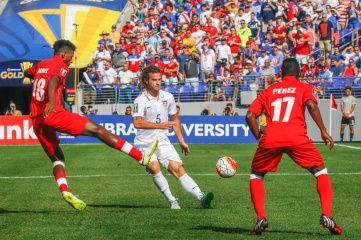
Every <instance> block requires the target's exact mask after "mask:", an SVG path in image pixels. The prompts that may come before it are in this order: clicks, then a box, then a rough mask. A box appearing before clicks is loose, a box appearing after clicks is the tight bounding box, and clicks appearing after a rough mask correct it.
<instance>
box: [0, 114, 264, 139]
mask: <svg viewBox="0 0 361 240" xmlns="http://www.w3.org/2000/svg"><path fill="white" fill-rule="evenodd" d="M89 118H90V119H92V120H94V121H95V122H96V123H99V124H100V125H102V126H104V127H105V128H106V129H107V130H108V131H110V132H111V133H114V134H115V135H117V136H119V137H122V138H124V139H125V140H127V141H128V142H133V141H134V137H135V134H136V132H137V130H136V129H135V128H134V126H133V123H132V117H131V116H120V115H109V116H97V115H93V116H90V117H89ZM179 118H180V119H181V122H182V129H183V134H184V138H185V141H186V142H187V143H205V144H212V143H220V144H221V143H224V144H227V143H233V144H237V143H256V142H257V141H256V140H255V138H254V137H253V135H252V133H251V131H250V129H249V127H248V125H247V123H246V122H245V117H244V116H234V117H225V116H180V117H179ZM168 136H169V139H170V141H171V142H172V143H178V140H177V137H176V136H175V134H174V132H173V131H172V130H169V132H168ZM58 137H59V139H60V141H61V143H66V144H76V143H99V142H100V141H99V140H98V139H96V138H93V137H86V136H78V137H73V136H70V135H66V134H62V133H58ZM18 144H39V141H38V140H37V138H36V136H35V134H34V131H33V126H32V122H31V119H30V118H29V117H27V116H22V117H0V145H18Z"/></svg>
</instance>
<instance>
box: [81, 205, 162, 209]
mask: <svg viewBox="0 0 361 240" xmlns="http://www.w3.org/2000/svg"><path fill="white" fill-rule="evenodd" d="M87 206H88V207H93V208H162V207H157V206H153V205H125V204H118V205H117V204H108V205H107V204H88V205H87Z"/></svg>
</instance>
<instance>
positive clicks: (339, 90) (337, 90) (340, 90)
mask: <svg viewBox="0 0 361 240" xmlns="http://www.w3.org/2000/svg"><path fill="white" fill-rule="evenodd" d="M329 89H330V94H332V95H333V96H334V97H335V98H342V95H343V91H344V90H343V88H341V87H336V86H335V87H332V88H329Z"/></svg>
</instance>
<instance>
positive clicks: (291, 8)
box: [287, 2, 298, 22]
mask: <svg viewBox="0 0 361 240" xmlns="http://www.w3.org/2000/svg"><path fill="white" fill-rule="evenodd" d="M297 12H298V8H297V5H296V4H295V3H293V2H290V3H289V5H288V11H287V20H288V22H290V21H291V20H292V19H293V18H297Z"/></svg>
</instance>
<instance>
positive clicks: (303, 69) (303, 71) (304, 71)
mask: <svg viewBox="0 0 361 240" xmlns="http://www.w3.org/2000/svg"><path fill="white" fill-rule="evenodd" d="M307 70H308V65H304V66H303V68H302V71H301V73H302V74H305V73H306V71H307Z"/></svg>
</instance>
